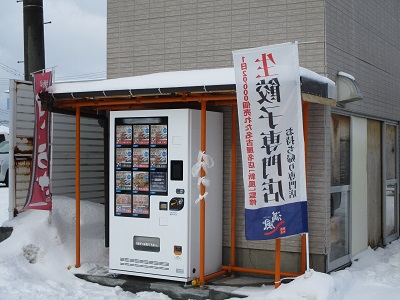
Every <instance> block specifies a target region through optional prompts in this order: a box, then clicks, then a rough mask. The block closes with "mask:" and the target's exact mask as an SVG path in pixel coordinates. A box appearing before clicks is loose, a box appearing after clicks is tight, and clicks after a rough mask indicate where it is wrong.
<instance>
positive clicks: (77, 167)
mask: <svg viewBox="0 0 400 300" xmlns="http://www.w3.org/2000/svg"><path fill="white" fill-rule="evenodd" d="M80 109H81V108H80V107H79V106H77V107H76V116H75V118H76V120H75V122H76V124H75V131H76V132H75V135H76V137H75V143H76V145H75V157H76V160H75V198H76V199H75V210H76V217H75V232H76V236H75V251H76V253H75V254H76V264H75V267H76V268H79V267H80V266H81V203H80V202H81V199H80V185H81V180H80V179H81V178H80V176H81V148H80V147H81V145H80V144H81V135H80V131H81V123H80V119H81V110H80Z"/></svg>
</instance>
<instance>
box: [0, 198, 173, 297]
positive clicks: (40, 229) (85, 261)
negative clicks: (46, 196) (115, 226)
mask: <svg viewBox="0 0 400 300" xmlns="http://www.w3.org/2000/svg"><path fill="white" fill-rule="evenodd" d="M1 200H2V201H3V200H5V199H1ZM50 219H51V223H49V212H48V211H39V210H37V211H26V212H23V213H21V214H20V215H18V216H17V217H16V218H15V219H14V220H12V221H8V222H4V223H3V226H11V227H13V228H14V230H13V233H12V235H11V236H10V237H9V238H8V239H6V240H5V241H3V242H2V243H1V244H0V299H2V300H14V299H52V300H53V299H71V300H72V299H73V300H75V299H132V298H140V299H169V298H168V297H167V296H165V295H163V294H159V293H155V292H152V293H149V292H143V293H139V294H137V295H136V296H135V295H134V294H132V293H130V292H125V291H123V290H122V289H121V288H120V287H115V288H113V287H104V286H100V285H98V284H94V283H89V282H86V281H84V280H81V279H79V278H77V277H75V276H74V271H76V269H75V268H74V267H73V266H74V264H75V200H74V199H70V198H66V197H54V199H53V214H52V216H51V218H50ZM103 243H104V207H103V206H102V205H100V204H95V203H90V202H82V203H81V263H82V267H81V268H80V269H79V272H85V271H89V272H90V271H92V273H93V272H94V270H95V271H98V270H100V271H101V270H102V269H105V268H106V267H104V266H106V265H107V264H108V256H107V249H106V248H105V247H104V244H103ZM71 266H72V267H71Z"/></svg>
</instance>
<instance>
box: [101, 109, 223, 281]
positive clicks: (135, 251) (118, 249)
mask: <svg viewBox="0 0 400 300" xmlns="http://www.w3.org/2000/svg"><path fill="white" fill-rule="evenodd" d="M200 114H201V111H199V110H193V109H170V110H135V111H115V112H110V244H109V246H110V248H109V250H110V272H114V273H120V274H131V275H136V276H143V277H153V278H163V279H168V280H175V281H181V282H188V281H191V280H192V279H194V278H197V277H199V275H200V273H199V270H200V266H199V263H200V203H196V199H198V198H199V193H200V191H199V188H198V179H199V178H198V177H193V176H192V173H191V171H192V167H193V166H194V165H195V164H196V163H197V161H198V155H199V151H200V134H201V132H200V128H201V115H200ZM222 122H223V121H222V113H218V112H207V122H206V123H207V131H206V136H207V139H206V149H207V151H206V154H207V155H209V156H211V158H212V159H213V161H214V166H213V167H212V168H210V169H208V170H207V174H206V178H207V179H208V180H209V181H210V185H209V187H207V193H208V194H207V196H206V198H205V201H206V214H205V216H206V219H205V224H206V230H205V236H206V238H205V265H204V272H205V275H208V274H211V273H214V272H217V271H220V270H221V266H222V189H223V182H222V177H223V174H222V172H223V149H222V144H223V129H222V126H223V124H222Z"/></svg>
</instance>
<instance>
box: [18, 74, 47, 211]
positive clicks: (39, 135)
mask: <svg viewBox="0 0 400 300" xmlns="http://www.w3.org/2000/svg"><path fill="white" fill-rule="evenodd" d="M50 85H51V72H44V73H37V74H34V78H33V90H34V93H35V128H34V137H33V154H32V164H31V180H30V183H29V190H28V195H27V197H26V202H25V206H24V209H40V210H51V208H52V202H51V193H50V145H49V140H50V113H49V112H48V111H45V110H43V109H42V103H41V102H40V101H39V93H41V92H44V91H46V89H47V88H48V87H49V86H50Z"/></svg>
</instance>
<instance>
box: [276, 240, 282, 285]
mask: <svg viewBox="0 0 400 300" xmlns="http://www.w3.org/2000/svg"><path fill="white" fill-rule="evenodd" d="M280 285H281V239H280V238H277V239H276V240H275V288H278V287H279V286H280Z"/></svg>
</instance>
